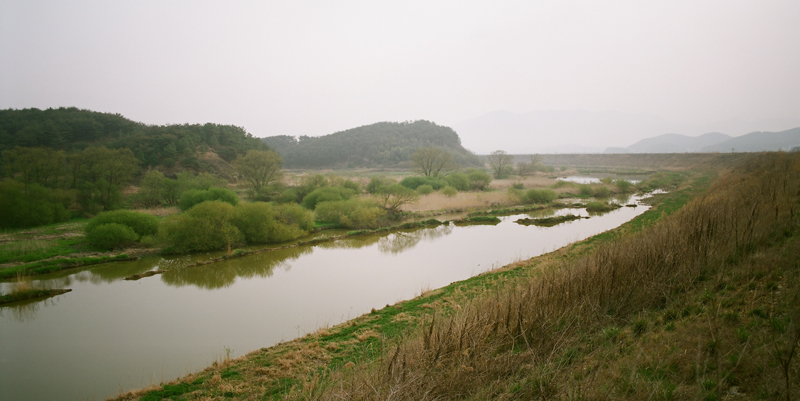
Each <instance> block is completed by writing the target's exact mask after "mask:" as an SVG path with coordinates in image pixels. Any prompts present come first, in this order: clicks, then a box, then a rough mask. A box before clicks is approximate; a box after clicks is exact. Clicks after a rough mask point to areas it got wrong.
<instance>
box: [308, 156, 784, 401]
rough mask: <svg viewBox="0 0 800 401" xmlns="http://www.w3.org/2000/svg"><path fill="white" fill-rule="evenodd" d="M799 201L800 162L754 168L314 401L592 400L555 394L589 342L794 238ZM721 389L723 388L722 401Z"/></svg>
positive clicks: (487, 302)
mask: <svg viewBox="0 0 800 401" xmlns="http://www.w3.org/2000/svg"><path fill="white" fill-rule="evenodd" d="M798 197H800V155H794V154H767V155H760V156H754V157H752V158H751V159H749V160H747V161H746V162H745V163H743V164H742V165H741V166H739V167H738V168H737V169H736V170H735V171H734V172H733V173H731V174H729V175H728V176H726V177H724V178H722V179H720V180H718V182H716V183H715V185H714V186H713V187H712V189H711V190H710V191H708V193H707V194H706V195H705V196H702V197H700V198H697V199H695V200H693V201H691V202H690V203H689V204H687V205H686V206H684V207H683V208H682V209H681V210H679V211H678V212H676V213H674V214H673V215H672V216H670V218H668V219H664V220H662V221H661V222H659V223H658V224H656V225H655V226H652V227H650V228H649V229H647V230H645V231H643V232H641V233H639V234H637V235H635V236H628V237H624V238H623V239H621V240H618V241H615V242H609V243H604V244H601V245H599V246H598V247H597V248H596V250H595V251H593V252H591V253H590V254H588V255H586V256H584V257H582V258H578V259H575V260H568V261H564V262H563V264H562V265H561V266H560V267H559V268H556V269H553V270H550V271H547V272H545V273H544V274H542V275H540V276H537V277H535V278H531V279H528V280H524V281H522V282H520V283H518V284H516V285H513V286H509V287H508V288H504V289H502V290H496V291H494V292H493V293H492V294H487V295H484V296H481V297H478V298H476V299H473V300H472V301H469V302H468V303H466V304H465V305H464V306H463V307H461V308H457V309H454V310H452V311H451V312H447V313H449V314H448V315H446V316H441V315H438V314H437V313H436V312H435V311H434V313H433V314H432V317H431V318H430V320H429V321H428V322H427V323H426V324H424V325H423V326H424V327H423V328H422V329H421V330H420V331H418V332H416V333H413V335H411V336H410V337H406V338H407V339H406V340H404V341H402V342H400V343H398V344H395V345H391V346H389V347H391V348H388V347H386V348H388V349H385V350H384V352H383V354H382V356H381V357H380V358H378V360H377V361H376V362H374V363H371V364H370V363H365V364H359V365H356V366H355V367H354V368H353V369H342V370H339V371H335V372H333V373H332V376H331V377H330V379H329V384H327V385H325V386H322V388H321V389H318V393H317V395H316V396H318V397H319V398H320V399H337V400H339V399H376V400H377V399H392V400H433V399H461V398H468V397H471V396H473V395H475V394H478V393H480V392H481V391H485V389H486V388H490V387H492V386H493V385H495V383H498V381H499V380H501V379H502V378H505V377H510V376H514V375H517V374H520V372H522V371H526V372H535V373H534V374H533V377H535V380H533V381H532V382H530V388H528V389H527V390H526V393H524V394H522V395H519V396H520V397H523V398H525V397H529V398H542V399H546V398H549V397H552V396H559V397H561V398H563V397H567V398H568V397H578V398H582V397H584V396H586V394H583V393H581V391H584V390H585V389H572V390H569V391H567V390H565V391H566V392H561V393H558V390H557V389H554V388H553V387H552V382H553V379H554V377H555V376H557V375H559V374H560V372H561V371H562V370H563V369H565V367H566V366H568V365H569V364H570V363H571V358H572V356H571V355H572V354H571V353H570V350H571V349H573V347H576V346H578V345H579V344H580V343H581V341H582V338H583V337H585V336H586V335H591V334H593V333H596V332H598V331H599V330H600V329H601V328H603V327H609V326H614V325H617V324H624V323H625V322H628V321H630V320H631V319H636V318H637V316H639V314H641V313H643V312H644V311H647V310H652V309H658V308H661V307H664V306H665V305H667V304H668V303H669V302H670V301H671V300H672V299H673V298H675V297H678V296H680V294H682V293H684V292H685V291H687V290H689V289H690V288H692V287H693V286H694V285H695V284H696V283H697V282H698V281H700V280H703V279H707V277H709V276H710V277H714V275H716V274H717V273H718V272H720V271H721V270H720V269H722V268H723V266H725V265H726V264H727V263H732V262H735V261H736V260H738V259H739V258H741V257H743V256H745V255H747V254H751V253H753V251H754V250H756V249H758V248H759V247H761V246H763V245H765V244H768V243H771V242H774V241H775V240H776V239H779V238H783V237H785V236H787V235H789V233H791V232H792V230H795V229H796V228H797V221H798V216H797V210H796V209H797V207H798ZM709 322H711V320H709ZM637 324H638V323H637ZM709 325H710V326H711V323H709ZM646 327H647V326H646V324H644V325H643V326H642V327H641V328H640V329H639V328H637V329H636V330H637V331H638V330H642V331H644V330H646ZM712 334H713V331H712ZM698 355H700V353H699V352H698ZM698 358H699V357H698ZM638 359H639V356H637V360H638ZM717 359H719V357H717ZM711 362H712V363H714V361H713V360H712V361H711ZM716 363H717V365H719V363H720V361H719V360H717V361H716ZM790 363H791V361H790ZM737 366H738V363H737ZM723 379H724V378H721V377H718V378H717V381H716V386H717V387H718V389H717V391H720V387H721V385H722V384H721V383H722V380H723ZM587 380H590V381H591V380H592V379H591V378H589V379H587ZM787 383H788V373H787ZM787 386H788V385H787ZM525 394H527V395H525ZM316 396H315V397H316Z"/></svg>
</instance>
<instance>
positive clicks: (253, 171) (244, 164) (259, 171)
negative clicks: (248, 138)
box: [233, 150, 283, 193]
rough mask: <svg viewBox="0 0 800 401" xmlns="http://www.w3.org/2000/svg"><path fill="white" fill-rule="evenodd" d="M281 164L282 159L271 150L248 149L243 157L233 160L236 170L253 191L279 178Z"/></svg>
mask: <svg viewBox="0 0 800 401" xmlns="http://www.w3.org/2000/svg"><path fill="white" fill-rule="evenodd" d="M282 164H283V159H282V158H281V156H280V155H279V154H278V153H277V152H275V151H273V150H266V151H265V150H249V151H247V154H246V155H244V157H241V156H240V157H238V158H237V159H236V160H235V161H234V162H233V166H234V167H235V168H236V171H237V172H239V174H240V175H241V176H242V178H244V179H245V180H246V181H247V184H248V185H249V186H250V187H251V188H252V189H253V191H254V192H255V193H258V192H260V191H261V190H262V189H263V188H264V187H265V186H267V185H268V184H269V183H270V182H273V181H277V180H279V179H280V178H281V176H282V175H283V173H282V172H281V165H282Z"/></svg>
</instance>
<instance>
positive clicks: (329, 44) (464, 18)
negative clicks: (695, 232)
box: [0, 0, 800, 145]
mask: <svg viewBox="0 0 800 401" xmlns="http://www.w3.org/2000/svg"><path fill="white" fill-rule="evenodd" d="M60 106H76V107H79V108H86V109H91V110H97V111H104V112H113V113H121V114H122V115H124V116H126V117H128V118H131V119H133V120H137V121H141V122H144V123H148V124H167V123H205V122H216V123H223V124H235V125H238V126H243V127H245V128H246V129H247V130H248V131H249V132H251V133H252V134H253V135H255V136H260V137H264V136H270V135H281V134H288V135H323V134H329V133H332V132H335V131H339V130H343V129H348V128H352V127H356V126H360V125H365V124H371V123H374V122H378V121H405V120H417V119H426V120H431V121H434V122H436V123H438V124H442V125H454V124H457V123H459V122H461V121H464V120H468V119H471V118H474V117H478V116H480V115H483V114H485V113H489V112H492V111H497V110H507V111H511V112H515V113H524V112H530V111H536V110H587V111H592V112H596V111H612V110H613V111H619V112H623V113H646V114H650V115H653V116H656V117H659V118H662V119H666V120H669V121H673V122H676V123H678V124H683V125H702V126H704V127H714V124H716V123H717V122H720V121H730V120H742V121H750V122H752V121H758V120H779V121H783V122H784V123H785V124H790V125H792V126H800V1H795V0H792V1H718V2H713V1H703V2H698V1H662V2H657V1H629V2H606V1H603V2H598V1H579V2H570V1H537V2H534V1H519V2H508V1H507V2H499V1H491V2H488V1H486V2H468V1H430V0H429V1H394V2H387V1H363V2H353V1H335V2H334V1H314V2H303V1H281V2H278V1H218V2H217V1H214V2H207V1H206V2H203V1H31V0H24V1H9V0H0V108H3V109H4V108H28V107H36V108H48V107H60ZM785 128H790V127H789V126H787V127H785ZM660 133H661V132H656V133H645V134H643V135H642V136H643V137H644V136H652V135H655V134H660ZM693 134H694V133H693ZM731 134H741V133H731ZM587 141H589V140H588V139H587ZM628 144H629V143H626V144H619V145H628Z"/></svg>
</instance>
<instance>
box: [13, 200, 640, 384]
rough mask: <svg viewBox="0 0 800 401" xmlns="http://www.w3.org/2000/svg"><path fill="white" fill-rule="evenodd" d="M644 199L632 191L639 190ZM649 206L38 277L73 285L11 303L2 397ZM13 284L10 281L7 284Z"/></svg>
mask: <svg viewBox="0 0 800 401" xmlns="http://www.w3.org/2000/svg"><path fill="white" fill-rule="evenodd" d="M637 200H638V199H636V198H634V199H631V200H628V201H626V203H630V202H634V203H635V202H636V201H637ZM646 210H647V206H638V207H635V208H633V207H623V208H620V209H617V210H615V211H612V212H608V213H605V214H602V215H593V216H591V218H589V219H579V220H575V221H571V222H567V223H563V224H559V225H557V226H554V227H549V228H544V227H536V226H522V225H519V224H515V223H514V221H515V220H517V219H519V218H524V217H533V218H540V217H549V216H553V215H563V214H577V215H582V216H588V215H589V214H588V213H587V212H586V211H585V210H583V209H559V210H544V211H540V212H534V213H530V214H525V215H515V216H505V217H501V219H502V222H501V223H499V224H497V225H494V226H492V225H474V226H466V227H456V226H454V225H452V224H450V225H447V226H439V227H436V228H426V229H416V230H409V231H404V232H394V233H391V234H384V235H375V236H367V237H354V238H350V239H344V240H337V241H333V242H328V243H321V244H317V245H314V246H305V247H295V248H288V249H283V250H278V251H273V252H267V253H261V254H257V255H252V256H247V257H242V258H237V259H232V260H229V261H225V262H220V263H214V264H209V265H205V266H199V267H192V268H185V269H175V270H171V271H169V272H166V273H164V274H161V275H156V276H153V277H147V278H144V279H141V280H138V281H125V280H123V278H124V277H126V276H129V275H132V274H136V273H141V272H145V271H148V270H153V269H166V268H169V267H174V266H179V265H181V264H187V263H188V262H190V261H191V260H195V259H203V258H209V257H210V256H211V255H208V254H199V255H188V256H187V255H184V256H177V257H165V258H162V257H160V256H153V257H148V258H143V259H141V260H137V261H130V262H116V263H109V264H104V265H97V266H93V267H90V268H85V269H81V270H70V271H67V272H62V273H60V274H54V275H49V276H40V277H37V280H35V281H34V283H33V284H34V285H35V286H45V287H52V288H71V289H72V290H73V291H72V292H70V293H67V294H64V295H59V296H56V297H53V298H49V299H47V300H44V301H36V302H31V303H24V304H17V305H12V306H6V307H2V308H0V400H76V399H80V400H83V399H89V400H95V399H105V398H106V397H108V396H113V395H114V394H117V393H119V392H123V391H127V390H129V389H133V388H141V387H144V386H147V385H150V384H158V383H160V382H162V381H164V382H165V381H169V380H172V379H175V378H177V377H180V376H183V375H185V374H188V373H191V372H193V371H197V370H200V369H202V368H204V367H206V366H208V365H210V364H211V363H212V362H213V361H214V360H218V359H222V358H224V357H225V355H226V353H227V352H230V355H231V357H237V356H240V355H243V354H246V353H247V352H250V351H253V350H256V349H259V348H262V347H268V346H271V345H274V344H276V343H278V342H280V341H284V340H290V339H292V338H295V337H298V336H302V335H304V334H306V333H308V332H313V331H315V330H316V329H318V328H320V327H323V326H333V325H336V324H338V323H341V322H343V321H346V320H349V319H351V318H354V317H357V316H360V315H362V314H364V313H367V312H369V311H370V310H371V309H372V308H381V307H383V306H385V305H387V304H393V303H395V302H398V301H401V300H405V299H410V298H413V297H414V296H416V295H418V294H419V293H420V292H421V291H422V290H424V289H433V288H438V287H442V286H445V285H447V284H449V283H451V282H454V281H459V280H464V279H467V278H469V277H471V276H474V275H477V274H479V273H482V272H484V271H487V270H490V269H492V268H493V267H499V266H503V265H505V264H508V263H511V262H513V261H515V260H522V259H527V258H530V257H534V256H537V255H540V254H543V253H546V252H549V251H552V250H555V249H557V248H560V247H562V246H564V245H567V244H569V243H571V242H575V241H580V240H582V239H585V238H588V237H590V236H592V235H595V234H598V233H601V232H603V231H606V230H609V229H611V228H614V227H617V226H619V225H621V224H622V223H624V222H626V221H628V220H630V219H632V218H633V217H635V216H637V215H639V214H641V213H643V212H644V211H646ZM2 285H3V286H4V287H5V288H3V290H4V291H6V290H7V289H8V286H9V284H8V283H5V284H2Z"/></svg>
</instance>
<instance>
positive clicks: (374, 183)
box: [367, 177, 396, 194]
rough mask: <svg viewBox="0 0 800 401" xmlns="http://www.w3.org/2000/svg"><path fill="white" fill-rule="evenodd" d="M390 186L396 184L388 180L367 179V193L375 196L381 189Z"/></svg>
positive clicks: (382, 178) (384, 178) (383, 178)
mask: <svg viewBox="0 0 800 401" xmlns="http://www.w3.org/2000/svg"><path fill="white" fill-rule="evenodd" d="M392 184H396V182H395V181H394V180H392V179H390V178H386V177H372V178H370V179H369V184H367V192H368V193H371V194H376V193H378V192H380V191H381V189H382V188H384V187H388V186H389V185H392Z"/></svg>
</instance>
